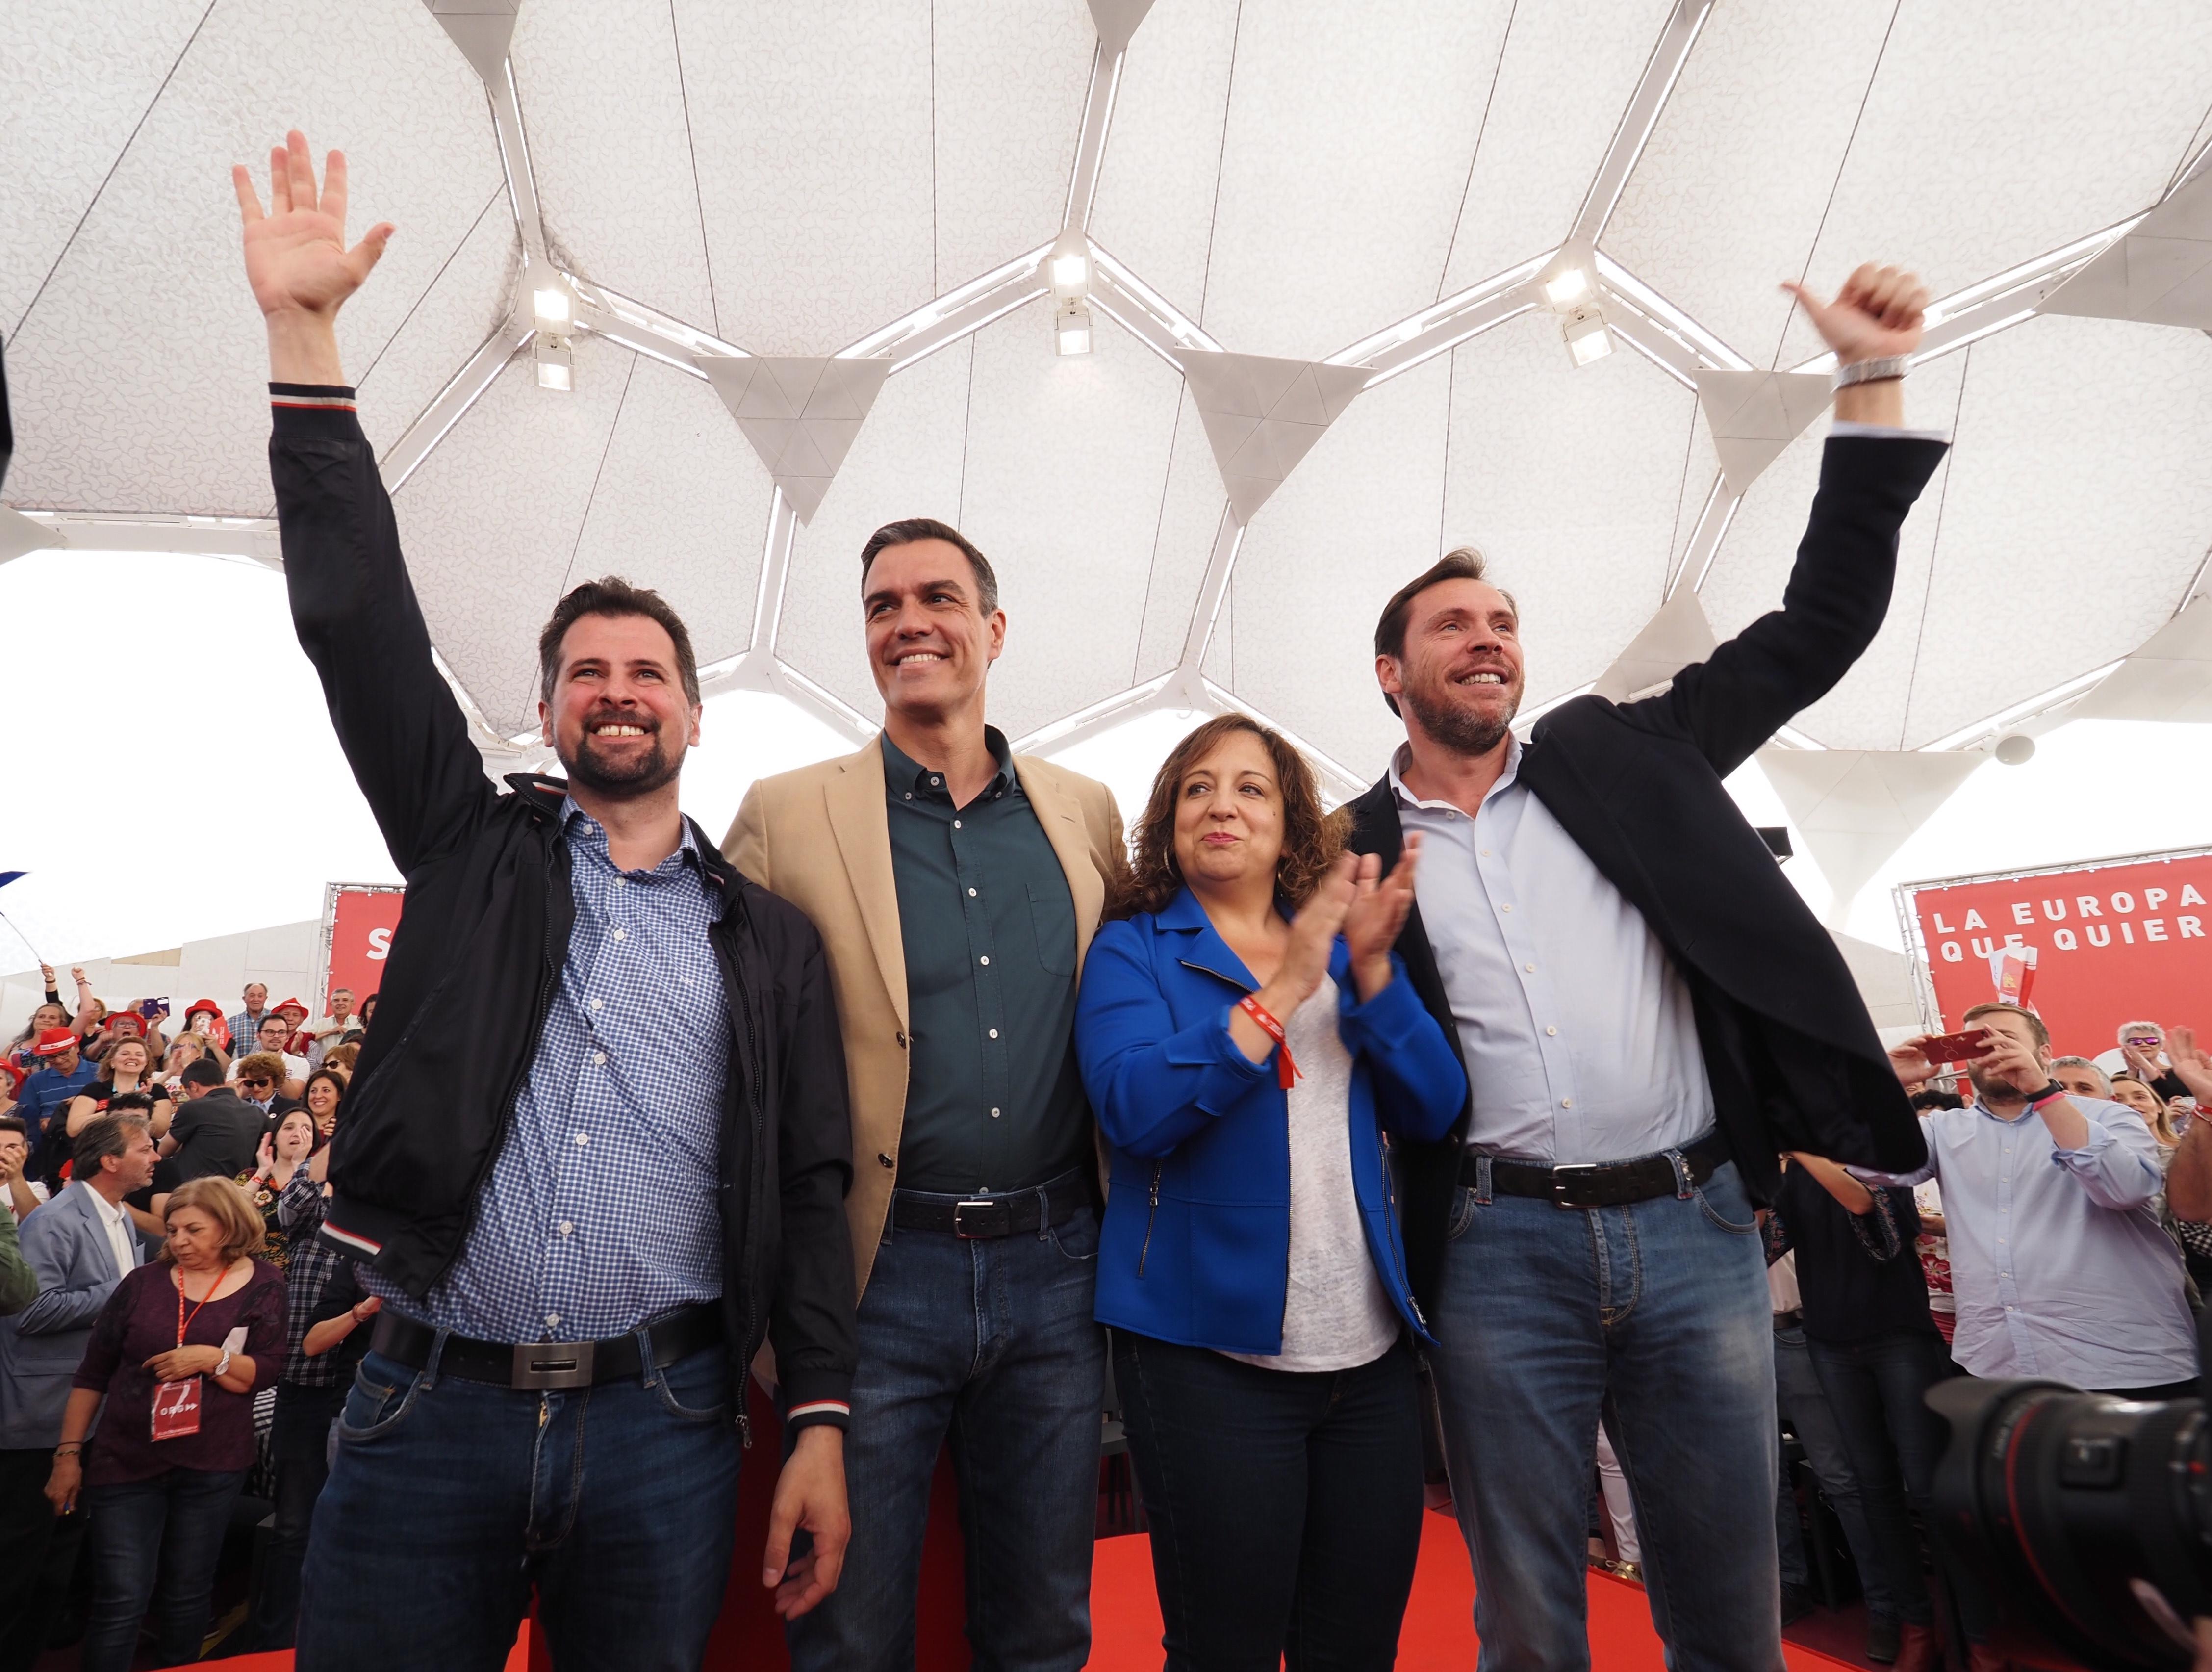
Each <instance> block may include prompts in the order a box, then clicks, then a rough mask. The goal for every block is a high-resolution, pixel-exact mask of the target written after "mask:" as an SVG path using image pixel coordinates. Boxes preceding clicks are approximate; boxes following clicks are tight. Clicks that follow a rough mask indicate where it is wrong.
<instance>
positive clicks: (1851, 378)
mask: <svg viewBox="0 0 2212 1672" xmlns="http://www.w3.org/2000/svg"><path fill="white" fill-rule="evenodd" d="M1911 369H1912V356H1911V355H1909V354H1886V355H1883V356H1881V357H1880V358H1879V359H1875V360H1862V361H1860V362H1858V363H1857V365H1854V366H1838V367H1837V368H1836V374H1835V376H1834V377H1832V378H1831V379H1830V380H1828V386H1829V387H1830V388H1831V389H1848V388H1850V386H1851V385H1853V384H1854V383H1882V382H1886V381H1887V380H1889V379H1891V378H1893V377H1903V376H1904V375H1905V374H1906V373H1907V372H1909V371H1911Z"/></svg>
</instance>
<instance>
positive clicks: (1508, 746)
mask: <svg viewBox="0 0 2212 1672" xmlns="http://www.w3.org/2000/svg"><path fill="white" fill-rule="evenodd" d="M1412 764H1413V745H1412V744H1410V743H1401V744H1400V745H1398V747H1397V748H1396V749H1395V751H1392V753H1391V756H1390V794H1391V796H1392V798H1393V799H1394V800H1396V802H1397V803H1398V805H1399V806H1401V807H1419V808H1420V809H1422V810H1423V811H1425V812H1458V811H1459V810H1458V809H1457V808H1456V807H1455V806H1452V804H1451V803H1450V802H1449V801H1424V800H1421V798H1420V797H1419V796H1418V795H1416V794H1414V793H1413V791H1411V790H1410V789H1407V787H1406V776H1405V774H1406V769H1407V767H1409V766H1411V765H1412ZM1520 775H1521V739H1520V738H1519V736H1518V735H1517V734H1516V733H1511V732H1508V733H1506V734H1505V770H1504V771H1503V772H1501V773H1499V774H1498V781H1497V782H1496V783H1494V784H1492V786H1491V787H1490V789H1489V792H1488V793H1487V794H1486V795H1484V797H1483V798H1482V799H1483V800H1486V801H1487V800H1490V798H1491V796H1493V795H1498V794H1500V793H1503V792H1504V791H1505V790H1507V789H1510V788H1511V787H1512V786H1513V784H1514V782H1515V781H1516V780H1517V779H1518V778H1519V777H1520Z"/></svg>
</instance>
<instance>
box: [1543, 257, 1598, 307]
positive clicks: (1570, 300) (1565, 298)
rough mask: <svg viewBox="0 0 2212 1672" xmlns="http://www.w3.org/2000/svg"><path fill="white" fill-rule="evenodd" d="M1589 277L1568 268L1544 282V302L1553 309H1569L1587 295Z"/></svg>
mask: <svg viewBox="0 0 2212 1672" xmlns="http://www.w3.org/2000/svg"><path fill="white" fill-rule="evenodd" d="M1589 288H1590V283H1589V274H1588V273H1586V272H1584V271H1583V270H1582V269H1581V268H1579V267H1569V268H1567V269H1565V271H1561V272H1558V273H1554V274H1553V276H1552V277H1550V278H1547V279H1546V280H1545V281H1544V300H1545V301H1547V302H1549V303H1551V305H1552V306H1553V307H1572V306H1574V304H1575V303H1577V302H1578V301H1581V300H1582V299H1583V297H1584V296H1587V295H1589Z"/></svg>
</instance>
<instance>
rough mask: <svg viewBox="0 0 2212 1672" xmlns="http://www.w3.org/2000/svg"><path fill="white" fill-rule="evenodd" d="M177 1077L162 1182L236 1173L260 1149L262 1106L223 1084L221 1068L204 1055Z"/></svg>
mask: <svg viewBox="0 0 2212 1672" xmlns="http://www.w3.org/2000/svg"><path fill="white" fill-rule="evenodd" d="M257 1078H258V1077H257ZM177 1079H178V1082H179V1083H178V1086H177V1097H178V1104H177V1112H176V1114H175V1115H174V1116H173V1117H172V1118H171V1120H170V1122H169V1130H168V1134H167V1136H166V1137H164V1138H163V1139H162V1140H161V1153H162V1155H163V1156H165V1157H166V1158H167V1165H166V1166H165V1167H164V1168H163V1169H162V1172H163V1175H164V1176H163V1178H162V1181H161V1183H162V1188H163V1189H175V1188H176V1187H177V1186H178V1185H179V1184H182V1183H184V1182H185V1180H186V1179H191V1178H208V1177H214V1178H236V1177H237V1176H239V1175H240V1173H242V1172H244V1171H245V1170H246V1169H247V1168H249V1167H251V1166H252V1165H253V1164H254V1161H255V1158H257V1156H258V1153H259V1152H260V1148H261V1140H262V1138H263V1136H264V1134H267V1132H268V1131H269V1125H270V1119H269V1116H268V1114H267V1112H266V1111H265V1110H263V1109H262V1108H261V1107H260V1106H259V1105H258V1104H249V1103H247V1102H246V1100H245V1099H244V1098H242V1097H240V1096H239V1094H238V1093H237V1092H235V1091H232V1090H231V1088H230V1087H228V1085H224V1084H223V1083H222V1070H221V1069H220V1068H218V1067H216V1066H215V1064H214V1063H212V1062H210V1061H207V1060H206V1059H205V1058H204V1057H203V1058H202V1059H201V1060H200V1061H197V1062H194V1063H190V1064H187V1065H186V1067H185V1071H184V1073H181V1074H179V1076H178V1077H177Z"/></svg>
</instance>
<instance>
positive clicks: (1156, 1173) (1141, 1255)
mask: <svg viewBox="0 0 2212 1672" xmlns="http://www.w3.org/2000/svg"><path fill="white" fill-rule="evenodd" d="M1166 1165H1167V1163H1166V1161H1165V1160H1159V1161H1155V1162H1153V1163H1152V1212H1151V1213H1147V1214H1146V1215H1145V1245H1144V1247H1142V1248H1140V1249H1138V1250H1137V1275H1138V1276H1139V1277H1142V1276H1143V1275H1144V1274H1145V1260H1146V1256H1149V1255H1150V1254H1151V1253H1152V1221H1153V1220H1154V1219H1158V1218H1159V1216H1160V1169H1161V1168H1163V1167H1164V1166H1166Z"/></svg>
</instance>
